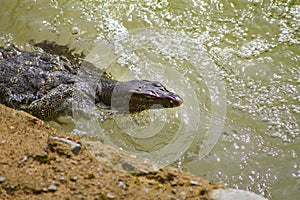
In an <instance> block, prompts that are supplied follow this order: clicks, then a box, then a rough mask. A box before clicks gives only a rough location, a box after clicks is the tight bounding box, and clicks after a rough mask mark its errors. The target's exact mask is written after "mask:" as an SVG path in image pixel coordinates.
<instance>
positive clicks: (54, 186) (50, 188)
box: [48, 185, 57, 192]
mask: <svg viewBox="0 0 300 200" xmlns="http://www.w3.org/2000/svg"><path fill="white" fill-rule="evenodd" d="M48 190H49V191H51V192H54V191H56V190H57V187H56V185H49V187H48Z"/></svg>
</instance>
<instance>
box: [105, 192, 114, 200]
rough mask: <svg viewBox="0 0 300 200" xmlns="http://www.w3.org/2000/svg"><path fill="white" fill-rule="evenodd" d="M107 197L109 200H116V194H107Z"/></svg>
mask: <svg viewBox="0 0 300 200" xmlns="http://www.w3.org/2000/svg"><path fill="white" fill-rule="evenodd" d="M106 196H107V198H109V199H114V198H116V195H114V194H112V193H107V194H106Z"/></svg>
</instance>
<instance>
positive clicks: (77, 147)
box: [71, 143, 81, 155]
mask: <svg viewBox="0 0 300 200" xmlns="http://www.w3.org/2000/svg"><path fill="white" fill-rule="evenodd" d="M80 150H81V146H80V145H79V144H77V143H76V144H73V145H71V151H72V153H73V154H75V155H78V154H79V152H80Z"/></svg>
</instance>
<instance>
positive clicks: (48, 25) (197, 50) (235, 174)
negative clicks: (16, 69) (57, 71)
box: [0, 0, 300, 200]
mask: <svg viewBox="0 0 300 200" xmlns="http://www.w3.org/2000/svg"><path fill="white" fill-rule="evenodd" d="M0 2H1V7H0V13H1V18H0V44H1V46H2V45H5V43H6V42H13V43H14V44H16V45H17V46H18V47H20V48H24V49H31V47H30V45H29V44H28V41H30V40H32V39H34V40H35V41H41V40H45V39H46V40H51V41H56V42H58V43H60V44H69V45H70V46H71V47H73V48H75V49H76V50H77V51H78V52H81V51H83V52H84V53H85V54H86V55H88V59H89V60H90V61H93V63H95V64H96V65H97V67H100V68H106V69H107V70H108V71H110V72H111V73H112V74H113V75H114V76H116V77H117V78H118V79H122V80H126V79H131V78H141V79H151V80H158V81H161V82H163V83H164V84H165V85H166V86H167V87H168V88H171V90H173V91H176V92H177V93H178V94H180V95H181V96H182V97H183V99H184V100H185V103H184V105H183V106H182V107H180V108H177V109H170V110H159V111H153V112H144V113H141V114H139V115H133V116H121V115H114V116H112V117H110V118H108V119H107V120H105V121H104V122H99V120H91V121H84V120H83V121H81V119H80V118H79V117H78V116H76V115H74V118H75V119H76V122H77V125H78V127H79V128H77V129H76V130H75V133H77V132H80V131H81V132H85V133H86V134H88V133H89V134H91V133H92V134H98V135H100V136H101V137H102V138H104V140H105V141H106V142H107V143H110V144H112V145H114V146H116V147H118V148H120V149H123V150H125V151H128V152H130V153H132V154H136V155H138V156H141V157H144V158H148V159H154V160H156V161H158V162H160V163H161V164H162V165H166V164H173V165H174V166H178V167H180V168H183V169H185V170H188V171H190V172H191V173H194V174H197V175H199V176H201V177H203V178H206V179H209V180H211V181H214V182H217V183H220V184H224V185H227V186H230V187H234V188H239V189H246V190H249V191H253V192H256V193H258V194H261V195H263V196H265V197H267V198H269V199H291V200H293V199H297V198H298V197H299V196H300V158H299V156H300V155H299V154H300V131H299V125H300V123H299V121H300V93H299V89H300V88H299V85H300V62H299V61H300V48H299V43H300V41H299V40H300V33H299V25H300V4H299V1H262V0H252V1H251V0H249V1H246V0H245V1H233V0H231V1H208V0H207V1H204V0H203V1H201V0H194V1H192V0H191V1H182V0H181V1H178V0H174V1H167V0H161V1H159V0H156V1H154V0H153V1H137V2H130V1H114V0H109V1H62V0H61V1H55V0H52V1H45V0H39V1H25V0H23V1H16V0H12V1H5V0H0ZM92 113H93V114H92V115H93V116H96V117H97V116H102V113H97V111H93V112H92ZM93 119H94V118H93ZM76 131H77V132H76Z"/></svg>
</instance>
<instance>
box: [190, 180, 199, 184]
mask: <svg viewBox="0 0 300 200" xmlns="http://www.w3.org/2000/svg"><path fill="white" fill-rule="evenodd" d="M190 183H191V185H200V183H199V182H197V181H191V182H190Z"/></svg>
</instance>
